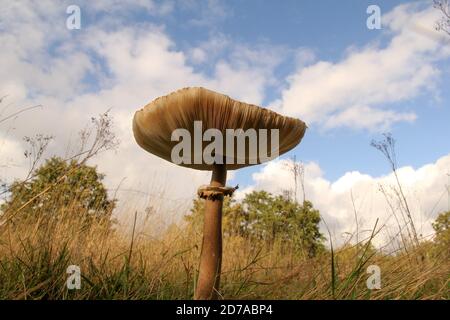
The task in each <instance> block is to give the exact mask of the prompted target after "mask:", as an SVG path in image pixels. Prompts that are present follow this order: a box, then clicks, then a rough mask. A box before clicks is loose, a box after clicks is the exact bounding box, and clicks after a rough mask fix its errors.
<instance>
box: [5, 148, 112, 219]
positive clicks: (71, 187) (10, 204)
mask: <svg viewBox="0 0 450 320" xmlns="http://www.w3.org/2000/svg"><path fill="white" fill-rule="evenodd" d="M103 178H104V176H103V175H102V174H99V173H98V172H97V169H96V167H91V166H88V165H85V164H79V163H78V162H76V161H75V160H72V161H66V160H63V159H61V158H58V157H53V158H50V159H48V160H46V162H45V163H44V164H43V165H42V166H40V167H39V168H37V169H36V170H35V171H34V172H33V175H32V179H29V180H28V181H16V182H14V183H13V184H12V186H11V187H10V189H9V190H10V194H9V199H8V200H7V201H6V202H5V203H4V204H3V205H2V206H1V207H0V209H1V211H2V212H3V213H4V214H7V215H8V214H16V213H18V211H20V216H21V217H26V218H30V217H35V218H42V217H43V216H55V215H56V214H57V213H59V212H61V210H62V209H63V211H69V209H70V212H74V213H76V214H79V215H81V214H82V213H84V214H85V215H86V216H88V217H90V218H107V219H109V218H110V214H111V212H112V209H113V208H114V206H115V201H114V200H109V199H108V195H107V191H106V189H105V187H104V185H103V183H102V180H103Z"/></svg>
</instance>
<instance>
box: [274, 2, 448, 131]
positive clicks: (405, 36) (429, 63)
mask: <svg viewBox="0 0 450 320" xmlns="http://www.w3.org/2000/svg"><path fill="white" fill-rule="evenodd" d="M422 7H423V6H422V4H417V3H415V4H407V5H400V6H398V7H396V8H395V9H394V10H393V11H391V12H389V13H387V14H386V15H383V17H382V21H383V27H384V28H385V30H386V31H385V34H386V35H388V36H389V37H390V41H389V43H388V44H387V45H386V46H385V47H383V46H381V45H378V44H375V43H371V44H369V45H367V46H365V47H363V48H351V49H349V50H348V54H347V55H346V56H345V57H344V58H343V59H342V60H340V61H337V62H335V63H333V62H328V61H318V62H316V63H314V64H312V65H308V66H306V67H300V68H299V69H298V70H297V71H296V72H295V73H294V74H292V75H291V76H290V77H289V87H288V88H287V89H285V90H284V91H283V93H282V98H281V101H275V105H278V106H281V109H282V111H283V112H285V113H288V114H291V115H294V116H298V117H301V118H303V119H304V120H305V121H306V122H307V123H308V124H310V125H317V126H322V125H323V124H324V125H325V128H327V129H329V128H334V127H342V126H346V127H351V128H358V129H360V128H367V129H370V130H376V129H385V128H386V127H389V126H390V125H391V124H392V123H395V122H399V121H414V119H415V116H414V113H413V111H411V110H401V109H400V110H399V109H396V106H397V105H396V103H397V102H400V101H407V100H409V99H412V98H414V97H416V96H418V95H420V94H424V93H433V89H434V85H435V82H436V81H438V80H439V75H440V71H439V69H438V67H437V66H436V64H435V63H436V61H438V60H440V59H445V58H448V57H449V56H450V49H449V46H448V40H447V39H445V38H444V39H443V38H441V37H439V35H438V34H437V33H436V31H435V30H434V29H433V28H434V23H435V21H436V19H437V17H438V13H437V12H436V10H435V9H433V8H432V7H430V6H428V7H427V8H425V9H423V8H422ZM421 8H422V10H421Z"/></svg>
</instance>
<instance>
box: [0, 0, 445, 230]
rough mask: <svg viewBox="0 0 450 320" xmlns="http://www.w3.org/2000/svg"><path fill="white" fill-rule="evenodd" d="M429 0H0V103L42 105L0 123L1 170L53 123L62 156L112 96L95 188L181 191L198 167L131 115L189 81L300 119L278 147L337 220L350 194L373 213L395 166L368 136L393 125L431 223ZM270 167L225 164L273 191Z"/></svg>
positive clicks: (192, 182)
mask: <svg viewBox="0 0 450 320" xmlns="http://www.w3.org/2000/svg"><path fill="white" fill-rule="evenodd" d="M72 4H75V5H78V6H79V7H80V10H81V29H80V30H69V29H67V28H66V19H67V18H68V14H67V13H66V8H67V7H68V6H69V5H72ZM431 4H432V1H431V0H430V1H428V0H425V1H419V2H413V1H381V0H380V1H361V0H344V1H331V0H327V1H306V0H305V1H288V0H285V1H261V0H259V1H256V0H246V1H217V0H205V1H198V0H187V1H181V0H168V1H144V0H126V1H119V0H110V1H95V2H93V1H84V0H80V1H66V0H61V1H52V0H42V1H39V2H35V1H14V2H10V1H5V2H4V3H2V7H3V8H4V10H2V12H1V13H0V42H1V43H2V44H3V49H2V51H1V52H0V93H1V95H2V96H3V95H5V94H7V95H8V97H7V101H6V103H7V107H5V108H4V107H3V106H0V116H1V115H2V114H8V113H9V112H10V111H11V110H13V109H14V108H16V109H19V108H20V106H29V105H35V104H41V105H43V108H42V110H41V111H39V112H37V111H33V112H29V113H26V114H22V115H21V116H20V117H17V118H15V119H13V120H12V121H10V122H8V123H2V124H1V125H2V126H1V127H0V179H2V180H6V181H12V180H13V179H15V178H18V177H19V178H20V177H21V176H23V175H24V174H26V170H27V161H25V159H23V156H22V155H23V151H24V149H25V148H26V145H25V144H24V142H23V140H22V138H23V136H25V135H26V136H33V135H34V134H36V133H48V134H52V135H55V136H56V139H55V141H53V142H52V143H51V144H50V146H49V150H48V152H47V155H64V154H65V153H67V150H68V149H69V147H68V145H70V144H71V143H72V144H73V140H72V139H74V138H73V137H76V134H77V132H78V131H79V130H80V129H81V128H83V127H84V126H85V125H86V123H89V119H90V117H91V116H94V115H96V114H99V113H101V112H104V111H105V110H106V109H108V108H111V110H112V111H111V112H112V115H113V116H114V119H115V123H116V127H115V129H116V130H117V135H118V137H119V139H120V140H121V144H120V147H119V148H118V150H116V152H115V153H114V154H105V155H101V156H100V157H99V158H98V159H95V160H93V162H92V164H95V165H98V167H99V170H100V171H102V172H104V173H105V174H106V177H107V178H106V183H107V184H108V187H109V188H110V189H112V190H114V189H115V187H117V185H119V184H121V186H123V188H124V189H139V190H143V191H145V192H147V193H146V194H149V195H150V198H151V200H148V199H141V200H139V201H137V200H136V201H135V199H134V200H133V201H131V202H133V205H134V206H135V208H136V209H142V207H143V206H147V205H148V204H149V201H150V202H152V201H154V200H152V199H157V200H158V199H161V196H160V192H163V191H164V192H169V191H167V190H170V192H169V193H170V194H169V195H165V198H170V199H171V200H172V202H175V201H176V200H177V201H178V200H180V201H184V202H186V203H190V201H191V200H192V199H193V197H194V196H195V190H196V188H197V187H198V186H199V185H200V184H204V183H207V182H208V180H209V177H208V174H207V173H202V172H195V171H193V170H190V169H185V168H179V167H175V166H174V165H173V164H169V163H167V162H165V161H163V160H160V159H158V158H157V157H155V156H152V155H149V154H148V153H146V152H144V151H143V150H142V149H140V148H139V147H138V146H137V145H136V143H135V141H134V139H133V136H132V130H131V119H132V116H133V113H134V112H135V111H136V110H137V109H140V108H141V107H142V106H144V105H145V104H147V103H148V102H150V101H152V100H153V99H155V98H156V97H158V96H161V95H165V94H168V93H170V92H172V91H174V90H176V89H178V88H181V87H186V86H199V85H200V86H205V87H207V88H209V89H212V90H216V91H219V92H222V93H225V94H228V95H230V96H231V97H233V98H236V99H238V100H242V101H245V102H249V103H254V104H258V105H262V106H265V107H270V108H272V109H273V110H275V111H277V112H280V113H282V114H286V115H290V116H294V117H298V118H300V119H302V120H305V121H306V122H307V124H308V125H309V129H308V131H307V133H306V135H305V137H304V139H303V141H302V142H301V144H300V145H299V146H298V147H296V148H295V149H294V150H292V151H291V152H289V153H288V154H286V155H285V156H284V158H287V157H290V156H294V155H295V156H296V159H297V160H299V161H302V162H304V163H305V168H306V174H305V180H306V185H307V188H308V190H307V193H308V194H309V198H310V199H311V200H312V201H313V203H314V204H315V205H316V206H317V207H318V208H319V209H320V210H321V212H322V214H323V215H324V216H325V217H326V218H328V219H329V220H331V221H334V222H335V226H336V228H340V229H339V230H343V228H344V227H348V221H347V220H348V219H351V218H349V217H351V216H352V214H353V213H352V208H351V207H349V203H348V201H347V200H348V195H349V194H350V192H353V191H354V192H355V196H356V198H358V194H359V199H360V201H361V206H363V205H365V206H366V207H365V210H367V212H376V213H380V212H384V211H383V210H385V209H384V207H383V203H384V200H383V199H382V198H380V197H379V195H376V190H377V189H378V185H379V184H380V183H387V184H389V183H391V180H389V179H391V178H392V177H391V176H389V166H388V164H387V163H386V161H385V159H384V158H383V157H382V155H381V154H380V153H379V152H378V151H377V150H375V149H374V148H372V147H371V146H370V142H371V140H372V139H380V138H382V136H381V135H382V133H384V132H391V133H392V134H393V135H394V137H395V138H396V139H397V153H398V162H399V163H398V164H399V167H400V174H401V176H402V180H403V181H405V188H408V189H409V190H410V193H409V195H410V196H411V198H412V199H413V200H414V201H417V206H416V208H417V212H416V213H415V214H416V215H417V217H418V219H419V220H421V221H423V224H424V226H425V225H429V223H428V220H429V219H430V218H432V216H433V215H434V214H435V213H436V211H439V210H441V209H444V208H445V206H446V203H445V201H441V200H440V199H441V198H440V195H441V194H442V192H443V191H445V183H446V181H447V180H446V179H447V178H446V175H445V174H446V172H447V171H449V170H450V154H449V151H450V139H449V136H450V129H449V125H448V120H449V119H450V108H449V104H450V90H448V88H450V77H449V76H448V75H449V72H450V37H448V36H446V35H445V34H444V33H439V32H437V31H435V30H434V25H435V21H436V19H438V18H439V13H438V12H437V10H435V9H433V8H432V6H431ZM369 5H378V6H379V7H380V9H381V23H382V28H381V29H380V30H369V29H368V28H367V26H366V20H367V18H368V17H369V15H368V14H367V12H366V10H367V8H368V6H369ZM283 170H284V169H283V161H272V162H271V163H269V164H267V165H259V166H255V167H250V168H247V169H241V170H239V171H237V172H234V173H233V174H231V175H230V176H231V177H232V179H233V180H232V182H231V183H232V184H236V183H239V184H240V185H241V186H242V189H241V190H242V191H241V192H242V193H241V195H240V196H242V195H243V194H245V192H248V191H251V190H254V189H266V190H269V191H271V192H279V191H280V190H281V189H282V188H285V187H289V185H290V184H291V182H289V181H290V178H289V176H286V172H284V171H283ZM123 179H125V180H123ZM123 181H125V182H123ZM430 195H431V196H430ZM152 197H153V198H152ZM122 203H130V201H128V202H127V201H125V200H124V201H122ZM177 203H178V202H177ZM384 204H385V203H384ZM436 204H437V205H436ZM436 208H437V209H436ZM433 210H434V211H433ZM131 211H133V212H134V210H131ZM380 214H381V213H380ZM373 216H375V215H373ZM372 218H373V217H371V218H367V219H368V220H367V221H368V222H370V221H371V220H370V219H372ZM330 225H331V223H330Z"/></svg>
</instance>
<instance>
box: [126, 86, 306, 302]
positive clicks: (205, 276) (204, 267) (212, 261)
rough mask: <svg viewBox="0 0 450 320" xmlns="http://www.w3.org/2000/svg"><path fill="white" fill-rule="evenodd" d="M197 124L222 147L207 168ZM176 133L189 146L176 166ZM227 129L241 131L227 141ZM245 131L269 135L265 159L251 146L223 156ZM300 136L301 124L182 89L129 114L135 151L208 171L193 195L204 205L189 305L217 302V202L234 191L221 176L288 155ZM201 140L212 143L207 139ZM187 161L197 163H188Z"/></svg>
mask: <svg viewBox="0 0 450 320" xmlns="http://www.w3.org/2000/svg"><path fill="white" fill-rule="evenodd" d="M198 121H201V122H200V124H201V125H202V127H201V128H200V130H201V134H205V133H206V132H208V130H209V129H215V131H214V132H215V133H217V132H220V133H222V134H223V136H225V139H224V141H225V143H223V142H222V144H219V147H216V148H215V149H214V152H213V153H212V155H213V157H214V161H213V162H211V161H210V160H209V161H206V160H205V159H204V158H203V157H202V156H203V152H204V151H205V150H206V148H207V145H208V144H207V142H205V141H204V139H202V140H201V141H200V142H199V141H198V132H196V130H197V131H198V129H199V128H198V125H197V124H198V123H199V122H198ZM177 129H181V130H182V132H183V133H189V134H190V138H191V140H190V141H188V144H187V145H188V146H192V145H194V147H193V148H191V149H190V150H188V151H186V150H183V156H182V159H184V160H186V161H182V162H180V161H179V160H177V161H174V159H173V152H172V151H173V148H174V147H176V145H177V144H178V143H179V142H177V139H174V136H173V133H174V132H175V130H177ZM230 129H233V130H236V131H238V130H239V129H241V131H238V134H237V135H236V136H229V135H228V131H227V130H230ZM249 129H254V130H259V131H260V132H263V133H266V136H264V138H268V136H267V132H269V137H270V141H271V143H270V151H271V157H261V155H260V154H259V153H255V148H250V146H249V145H250V142H251V141H249V143H248V145H245V149H244V150H242V149H241V150H232V152H229V150H228V149H227V150H225V149H226V148H225V147H224V145H226V146H229V144H228V142H229V141H230V140H231V139H233V140H234V139H236V138H237V137H238V136H241V137H242V135H243V133H245V132H247V130H249ZM305 130H306V125H305V123H304V122H303V121H301V120H298V119H294V118H290V117H284V116H282V115H280V114H278V113H276V112H273V111H270V110H268V109H264V108H261V107H258V106H255V105H251V104H247V103H243V102H240V101H236V100H233V99H231V98H230V97H228V96H226V95H223V94H220V93H216V92H214V91H211V90H207V89H205V88H199V87H195V88H184V89H180V90H178V91H176V92H173V93H171V94H169V95H167V96H163V97H159V98H157V99H155V100H154V101H152V102H151V103H149V104H148V105H146V106H145V107H144V108H142V109H141V110H139V111H137V112H136V113H135V115H134V118H133V133H134V137H135V139H136V142H137V143H138V145H139V146H141V147H142V148H143V149H145V150H146V151H148V152H150V153H152V154H154V155H156V156H158V157H161V158H163V159H165V160H167V161H170V162H172V163H174V162H175V163H176V164H178V165H180V166H184V167H189V168H192V169H196V170H207V171H212V177H211V182H210V184H209V186H202V187H201V188H200V189H199V191H198V194H199V196H200V197H202V198H204V199H206V201H205V213H204V226H203V241H202V248H201V254H200V264H199V275H198V281H197V286H196V290H195V295H194V298H195V299H198V300H206V299H217V298H218V292H219V291H218V290H219V283H220V272H221V262H222V205H223V198H224V196H226V195H231V194H232V193H233V191H234V190H235V189H236V188H237V187H235V188H229V187H226V186H225V182H226V177H227V170H235V169H239V168H243V167H247V166H251V165H255V164H259V163H262V162H265V161H268V160H270V159H272V158H273V155H275V156H277V155H281V154H283V153H285V152H287V151H289V150H291V149H292V148H294V147H295V146H296V145H297V144H298V143H300V141H301V139H302V138H303V135H304V133H305ZM272 131H274V132H276V134H275V133H272ZM210 133H211V132H210ZM192 135H194V137H193V138H192ZM178 138H179V137H178ZM203 138H204V137H203ZM257 138H258V143H259V144H258V150H261V148H262V144H261V143H260V142H261V141H262V140H263V139H262V138H261V137H260V136H258V137H257ZM273 138H277V139H278V141H275V143H276V144H275V143H274V140H273ZM249 139H250V138H249ZM174 140H175V141H174ZM207 140H209V141H211V140H212V139H211V137H209V139H207ZM244 140H245V136H244ZM263 142H264V141H263ZM263 147H264V146H263ZM237 149H239V148H237ZM262 149H264V148H262ZM242 151H244V152H242ZM193 159H194V160H197V161H192V160H193ZM221 160H222V161H221Z"/></svg>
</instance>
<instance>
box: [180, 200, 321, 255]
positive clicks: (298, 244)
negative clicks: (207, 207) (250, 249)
mask: <svg viewBox="0 0 450 320" xmlns="http://www.w3.org/2000/svg"><path fill="white" fill-rule="evenodd" d="M203 208H204V201H203V200H194V205H193V208H192V209H191V214H190V215H188V216H187V217H186V220H187V221H188V222H190V223H191V224H194V225H195V227H196V228H197V231H200V230H201V229H200V228H201V225H202V219H203V212H204V211H203ZM319 222H320V213H319V211H318V210H316V209H314V208H313V205H312V203H311V202H309V201H305V202H304V203H303V205H300V204H298V203H297V202H295V201H292V200H290V199H286V198H285V197H283V196H280V195H278V196H275V195H272V194H270V193H268V192H266V191H253V192H251V193H249V194H247V195H246V196H245V198H244V199H243V200H242V202H240V203H238V202H236V201H234V200H231V199H228V198H225V200H224V205H223V230H224V231H223V232H224V237H230V236H240V237H243V238H246V239H251V240H256V241H264V242H266V243H268V244H269V245H273V244H274V243H275V241H276V240H279V241H282V243H284V244H289V245H293V247H295V248H296V249H298V250H302V251H304V252H306V254H307V255H308V256H310V257H312V256H314V255H316V253H317V252H318V251H319V250H320V249H322V248H323V244H322V241H323V239H324V237H323V235H322V234H321V233H320V231H319Z"/></svg>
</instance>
